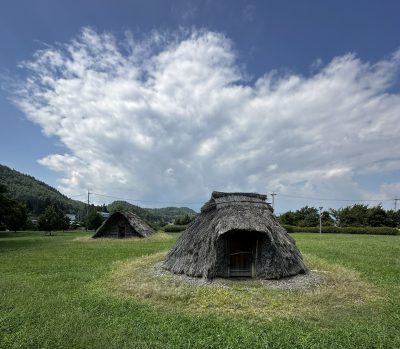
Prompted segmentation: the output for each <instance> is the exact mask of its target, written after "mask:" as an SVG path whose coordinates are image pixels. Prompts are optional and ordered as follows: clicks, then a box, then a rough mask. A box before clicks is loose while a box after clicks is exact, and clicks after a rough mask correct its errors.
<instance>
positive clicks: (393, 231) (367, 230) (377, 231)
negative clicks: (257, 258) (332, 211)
mask: <svg viewBox="0 0 400 349" xmlns="http://www.w3.org/2000/svg"><path fill="white" fill-rule="evenodd" d="M282 226H283V227H284V228H285V229H286V230H287V232H288V233H319V227H297V226H294V225H286V224H283V225H282ZM322 234H368V235H400V232H399V230H398V229H397V228H391V227H345V228H340V227H324V226H323V227H322Z"/></svg>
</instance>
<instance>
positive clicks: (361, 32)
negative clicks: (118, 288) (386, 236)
mask: <svg viewBox="0 0 400 349" xmlns="http://www.w3.org/2000/svg"><path fill="white" fill-rule="evenodd" d="M399 10H400V5H399V3H398V2H397V1H368V2H366V1H351V2H348V1H330V2H325V1H324V2H323V1H304V2H300V1H118V2H111V1H99V0H97V1H63V2H61V1H34V2H33V1H18V0H17V1H15V0H14V1H3V2H1V4H0V44H1V50H0V76H1V83H2V89H1V90H0V115H1V121H2V127H1V128H0V142H1V147H0V163H1V164H5V165H8V166H10V167H13V168H15V169H17V170H19V171H22V172H24V173H29V174H31V175H33V176H35V177H37V178H39V179H41V180H43V181H45V182H47V183H49V184H50V185H53V186H55V187H58V188H59V189H60V190H61V191H63V192H64V193H66V194H67V195H76V194H81V193H83V192H84V191H85V190H86V188H90V189H91V190H92V191H94V192H98V193H102V194H106V195H110V196H115V197H124V198H134V199H141V200H145V201H154V203H148V204H147V205H148V206H157V205H158V206H159V205H162V204H157V202H166V201H171V202H195V203H197V202H203V201H205V200H206V199H207V198H208V197H209V195H210V191H211V190H214V189H215V190H244V191H247V190H249V191H259V192H266V193H270V192H271V191H272V190H274V191H276V192H278V196H277V197H276V200H277V210H278V211H283V210H286V209H293V208H297V207H300V206H301V205H303V204H309V205H315V206H317V205H323V206H331V207H334V206H338V205H343V202H340V201H318V200H309V199H304V200H302V199H294V198H289V197H288V196H286V197H285V196H284V195H293V196H299V197H301V196H304V197H313V198H335V199H356V198H357V199H363V200H370V199H377V200H379V199H382V200H390V199H391V198H393V197H395V196H396V195H398V196H400V175H399V170H400V156H399V154H400V153H399V150H400V149H399V141H398V140H397V138H396V135H397V134H396V132H397V131H399V126H398V125H397V123H398V121H400V116H399V115H400V114H399V111H400V109H399V91H400V89H399V65H400V63H399V60H400V58H399V56H400V54H399V51H398V50H399V48H400V39H399V36H398V33H400V21H399V20H398V13H400V11H399ZM110 45H111V46H110ZM110 47H111V49H110V52H108V51H107V48H110ZM79 50H81V51H82V52H85V55H84V57H83V58H82V56H79V55H75V56H74V57H72V58H71V52H72V51H73V52H75V53H77V52H78V51H79ZM104 52H107V54H103V53H104ZM115 52H117V53H118V54H115ZM55 53H57V55H58V56H57V57H58V58H57V59H55V58H54V57H55V56H54V54H55ZM46 55H47V56H46ZM49 55H50V56H51V58H49V57H50V56H49ZM45 56H46V57H47V58H46V59H47V61H45V62H44V61H43V60H44V59H45V58H44V57H45ZM68 60H69V63H68V62H67V61H68ZM85 60H91V61H92V63H91V64H87V61H85ZM21 62H25V64H22V66H21ZM66 62H67V63H66ZM71 62H73V63H74V65H73V66H72V64H70V63H71ZM49 66H51V67H52V68H53V71H51V69H48V68H49ZM133 72H135V73H133ZM44 77H45V78H46V79H47V80H46V81H47V82H48V81H52V84H49V85H47V86H44V85H43V81H44V80H41V79H43V78H44ZM74 79H75V80H74ZM29 81H30V82H31V84H29ZM32 81H33V82H32ZM80 89H82V91H80ZM17 90H18V91H19V93H17V92H16V91H17ZM342 93H343V95H342ZM43 94H44V95H45V97H43ZM58 97H60V98H61V99H60V98H58ZM68 101H69V102H68ZM76 106H79V108H78V107H76ZM99 125H103V127H99V128H97V126H99ZM105 164H107V166H108V167H107V168H105ZM279 194H281V196H280V195H279ZM93 199H94V200H98V201H97V202H98V203H101V202H103V201H104V200H106V198H105V197H97V199H96V198H95V197H94V198H93ZM107 200H108V199H107ZM109 200H112V199H111V198H109ZM383 202H384V204H385V205H386V206H387V207H390V205H392V203H391V202H390V201H383ZM370 203H375V202H373V201H371V202H370ZM345 204H347V202H345ZM191 206H192V207H194V208H198V206H199V204H194V205H191Z"/></svg>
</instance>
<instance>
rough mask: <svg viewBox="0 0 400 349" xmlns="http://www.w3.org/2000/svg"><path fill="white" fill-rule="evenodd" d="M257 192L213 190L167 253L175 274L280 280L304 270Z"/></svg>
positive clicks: (167, 265)
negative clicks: (198, 213) (198, 212)
mask: <svg viewBox="0 0 400 349" xmlns="http://www.w3.org/2000/svg"><path fill="white" fill-rule="evenodd" d="M266 199H267V196H266V195H260V194H255V193H221V192H213V193H212V195H211V199H210V200H209V201H208V202H207V203H205V204H204V206H203V207H202V209H201V213H200V215H199V216H197V218H196V219H195V220H194V221H193V222H192V223H191V224H190V225H189V226H188V227H187V228H186V230H185V231H184V232H183V234H182V236H181V237H180V239H179V240H178V241H177V243H176V245H175V246H174V247H173V248H172V250H171V251H170V252H169V254H168V256H167V258H166V260H165V261H164V263H163V267H164V268H165V269H167V270H170V271H172V272H174V273H177V274H186V275H189V276H198V277H204V278H213V277H217V276H219V277H233V276H240V277H259V278H264V279H280V278H283V277H287V276H292V275H296V274H299V273H305V272H306V271H307V268H306V266H305V265H304V262H303V258H302V256H301V253H300V251H299V250H298V249H297V247H296V245H295V241H294V239H293V238H292V237H290V236H289V235H288V233H287V232H286V230H285V229H284V228H282V227H281V226H280V225H279V223H278V221H277V219H276V217H275V216H274V214H273V211H272V208H271V206H270V205H269V204H268V203H267V202H266Z"/></svg>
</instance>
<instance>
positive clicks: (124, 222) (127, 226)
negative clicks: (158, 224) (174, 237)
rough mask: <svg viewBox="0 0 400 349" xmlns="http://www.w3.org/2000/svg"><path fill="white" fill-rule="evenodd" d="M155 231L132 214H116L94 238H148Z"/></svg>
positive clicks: (108, 219)
mask: <svg viewBox="0 0 400 349" xmlns="http://www.w3.org/2000/svg"><path fill="white" fill-rule="evenodd" d="M154 233H155V232H154V230H153V229H152V228H151V227H150V226H148V225H147V224H146V223H145V222H144V221H142V220H141V219H140V218H139V217H138V216H137V215H135V214H134V213H132V212H115V213H113V214H112V215H111V216H110V217H108V218H107V219H106V220H105V221H104V222H103V224H102V225H101V226H100V227H99V228H98V229H97V230H96V233H95V234H94V235H93V238H101V237H107V238H118V239H123V238H130V237H146V236H149V235H151V234H154Z"/></svg>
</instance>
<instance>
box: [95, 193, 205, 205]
mask: <svg viewBox="0 0 400 349" xmlns="http://www.w3.org/2000/svg"><path fill="white" fill-rule="evenodd" d="M90 194H93V195H98V196H103V197H107V198H112V199H117V200H124V201H135V202H145V203H154V204H177V205H197V204H202V203H204V201H203V202H181V201H155V200H140V199H131V198H121V197H117V196H112V195H106V194H99V193H90Z"/></svg>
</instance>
